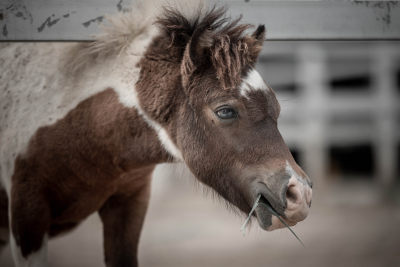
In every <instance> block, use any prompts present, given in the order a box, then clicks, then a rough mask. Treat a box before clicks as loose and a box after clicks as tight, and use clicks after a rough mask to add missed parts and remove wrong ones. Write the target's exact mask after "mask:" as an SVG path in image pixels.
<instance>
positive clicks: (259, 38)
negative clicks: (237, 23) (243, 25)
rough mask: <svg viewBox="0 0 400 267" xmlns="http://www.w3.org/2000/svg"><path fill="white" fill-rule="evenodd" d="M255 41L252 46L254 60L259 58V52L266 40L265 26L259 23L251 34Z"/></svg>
mask: <svg viewBox="0 0 400 267" xmlns="http://www.w3.org/2000/svg"><path fill="white" fill-rule="evenodd" d="M251 37H252V38H253V40H254V41H255V43H254V44H253V45H252V46H251V48H250V53H251V58H252V59H253V62H255V61H256V60H257V57H258V54H259V53H260V51H261V49H262V46H263V44H264V40H265V26H264V25H259V26H258V27H257V29H256V30H255V31H254V32H253V34H252V35H251Z"/></svg>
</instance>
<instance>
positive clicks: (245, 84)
mask: <svg viewBox="0 0 400 267" xmlns="http://www.w3.org/2000/svg"><path fill="white" fill-rule="evenodd" d="M239 90H240V94H241V95H242V96H244V97H247V94H248V93H249V92H251V91H256V90H260V91H267V90H269V88H268V86H267V84H266V83H265V82H264V80H263V78H262V77H261V75H260V73H258V71H256V70H255V69H251V70H250V71H249V72H248V73H247V75H246V76H245V77H244V78H243V80H242V84H241V85H240V87H239Z"/></svg>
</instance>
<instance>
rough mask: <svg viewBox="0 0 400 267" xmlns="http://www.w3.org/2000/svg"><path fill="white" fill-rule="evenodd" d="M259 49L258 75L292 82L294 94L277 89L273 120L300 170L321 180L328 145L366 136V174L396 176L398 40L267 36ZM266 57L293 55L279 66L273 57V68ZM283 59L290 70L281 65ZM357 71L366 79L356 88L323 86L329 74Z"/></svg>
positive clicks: (399, 113)
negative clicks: (278, 111)
mask: <svg viewBox="0 0 400 267" xmlns="http://www.w3.org/2000/svg"><path fill="white" fill-rule="evenodd" d="M264 50H265V51H266V52H265V54H264V60H261V62H260V63H259V69H260V70H261V72H263V76H264V77H265V78H266V80H267V81H268V79H270V80H271V81H272V82H273V83H275V84H279V83H282V82H286V83H293V84H295V85H297V87H298V89H297V90H296V92H295V93H285V92H283V93H281V92H280V91H279V90H277V91H278V98H279V99H280V101H281V106H282V116H281V119H280V122H279V124H280V129H281V132H282V134H283V136H284V138H285V139H286V141H287V143H288V144H289V145H290V146H292V147H295V148H296V150H298V151H299V152H300V154H301V156H302V163H303V164H304V166H305V169H306V170H307V172H309V174H310V175H311V176H312V177H313V178H314V179H318V178H319V177H321V179H323V178H324V177H326V176H327V173H328V171H327V170H328V161H329V158H328V156H329V153H328V148H329V147H331V146H335V145H336V146H337V145H339V146H351V145H354V144H356V145H357V144H360V143H361V144H365V143H367V144H370V145H371V146H372V150H373V159H374V162H373V163H374V165H375V173H372V174H371V176H372V177H373V178H374V179H376V180H377V181H379V182H381V183H382V184H392V183H393V182H394V181H395V179H396V175H398V173H396V172H397V170H398V166H397V162H396V159H397V157H399V155H397V149H398V146H399V144H400V121H399V117H400V105H399V104H400V94H399V91H400V89H399V88H398V86H399V85H398V84H396V82H397V81H396V79H399V78H398V75H399V72H400V43H380V42H369V43H367V42H363V43H351V42H350V43H348V42H342V43H340V42H339V43H326V42H319V43H309V42H294V43H293V42H292V43H291V44H284V43H279V44H276V43H273V42H272V43H270V44H268V43H267V44H266V46H265V48H264ZM269 57H274V58H279V57H281V58H283V59H284V58H288V57H292V58H293V61H290V62H288V63H287V64H286V65H282V66H280V67H279V63H278V64H277V65H278V67H277V69H275V70H273V69H274V64H275V62H268V59H269ZM357 61H359V64H358V66H357V64H354V62H357ZM351 62H353V63H352V64H348V63H351ZM290 65H291V66H292V68H293V70H292V71H288V68H290ZM338 68H339V69H338ZM358 74H362V75H364V76H367V77H369V78H370V83H369V84H368V85H366V87H367V88H364V89H363V90H361V91H357V90H351V88H349V90H344V91H343V92H341V91H340V92H335V91H334V90H333V88H332V87H331V85H330V81H331V80H332V79H335V78H340V77H344V78H346V77H352V76H354V75H356V76H357V75H358ZM277 76H280V77H277ZM335 76H336V77H335ZM285 79H286V81H285ZM276 81H277V82H276ZM397 83H398V82H397ZM335 118H339V123H338V122H337V120H336V121H335ZM346 120H347V122H346ZM340 121H342V122H340ZM343 121H344V122H343Z"/></svg>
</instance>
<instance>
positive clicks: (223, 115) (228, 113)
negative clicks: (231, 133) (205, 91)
mask: <svg viewBox="0 0 400 267" xmlns="http://www.w3.org/2000/svg"><path fill="white" fill-rule="evenodd" d="M215 114H216V115H217V116H218V118H220V119H221V120H229V119H234V118H236V117H237V112H236V110H234V109H233V108H230V107H221V108H219V109H218V110H217V111H216V112H215Z"/></svg>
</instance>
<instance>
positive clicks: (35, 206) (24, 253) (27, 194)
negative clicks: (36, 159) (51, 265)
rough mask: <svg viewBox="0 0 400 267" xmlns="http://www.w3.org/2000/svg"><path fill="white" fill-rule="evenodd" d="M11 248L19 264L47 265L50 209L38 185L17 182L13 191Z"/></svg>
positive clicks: (25, 265) (33, 266) (15, 261)
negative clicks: (38, 189)
mask: <svg viewBox="0 0 400 267" xmlns="http://www.w3.org/2000/svg"><path fill="white" fill-rule="evenodd" d="M11 192H12V193H11V200H10V202H11V206H10V210H11V212H10V215H11V216H10V217H11V218H10V219H11V220H10V225H11V231H10V247H11V253H12V256H13V260H14V263H15V266H16V267H46V266H47V232H48V229H49V225H50V209H49V207H48V203H47V202H46V201H45V200H44V196H43V195H42V194H40V192H37V191H36V190H35V188H32V187H29V186H26V185H25V184H22V185H21V184H18V183H17V184H16V185H13V186H12V190H11Z"/></svg>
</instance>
